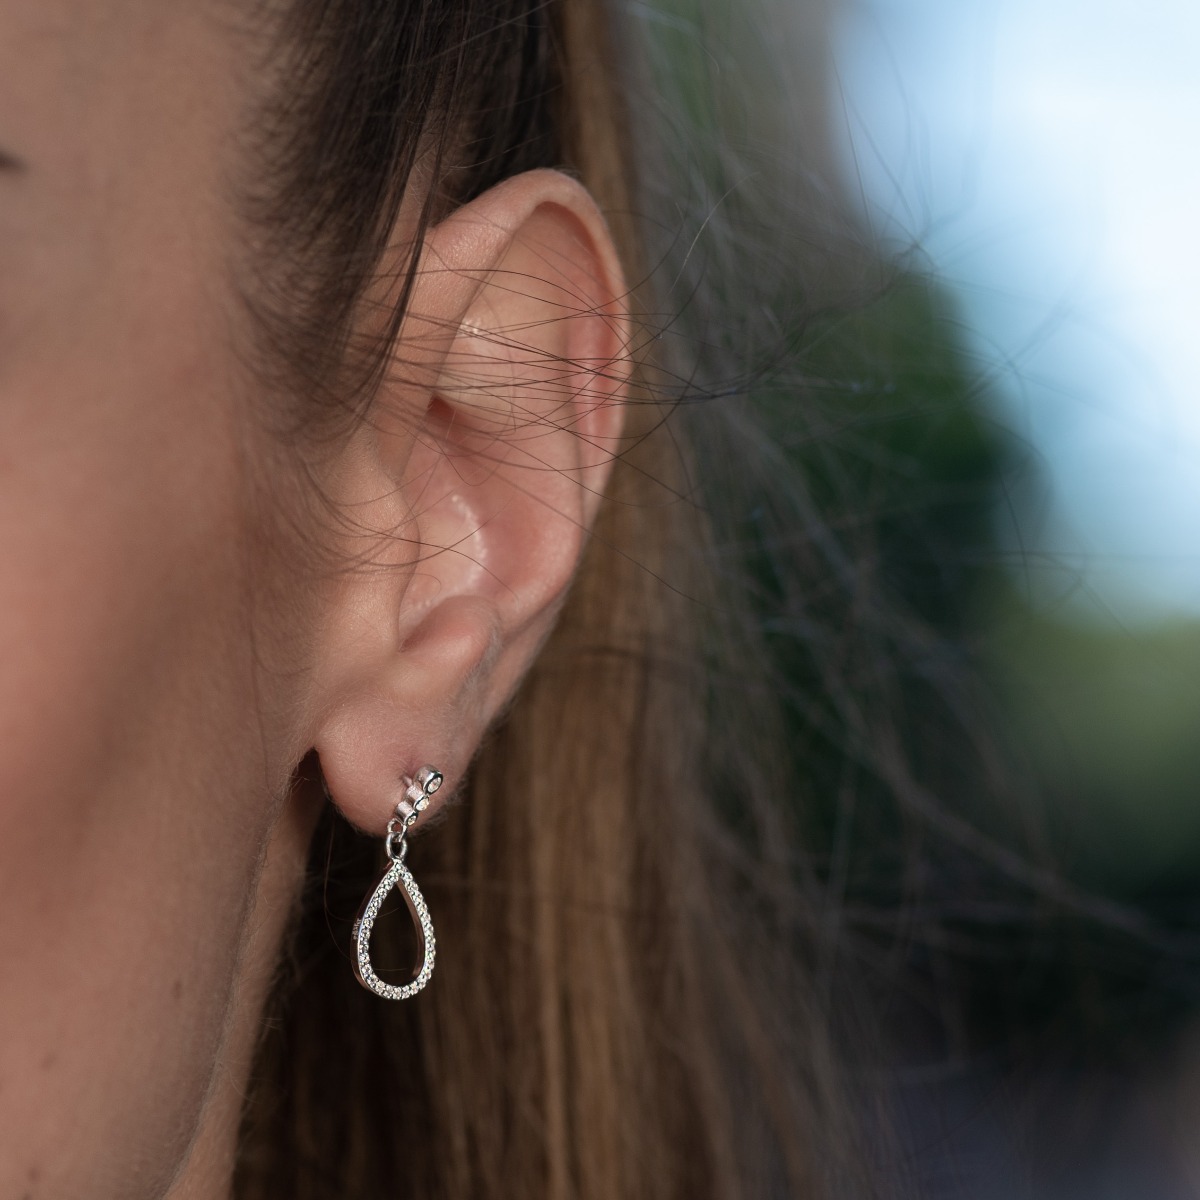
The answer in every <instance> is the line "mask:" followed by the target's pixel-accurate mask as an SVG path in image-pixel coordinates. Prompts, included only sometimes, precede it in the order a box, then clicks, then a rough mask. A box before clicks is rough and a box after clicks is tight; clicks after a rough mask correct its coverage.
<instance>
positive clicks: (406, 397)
mask: <svg viewBox="0 0 1200 1200" xmlns="http://www.w3.org/2000/svg"><path fill="white" fill-rule="evenodd" d="M227 15H228V14H227V13H226V12H225V11H224V10H219V9H218V8H217V6H215V5H209V4H206V3H199V2H198V3H194V4H191V3H189V4H174V3H168V2H167V0H105V3H103V4H97V3H96V2H95V0H0V152H2V154H3V157H0V546H2V547H3V556H4V565H3V570H2V571H0V663H3V671H2V673H0V914H3V915H2V917H0V963H2V964H3V967H2V969H0V1195H3V1196H6V1197H8V1196H12V1197H24V1196H28V1197H56V1198H58V1197H76V1196H78V1197H85V1196H86V1197H89V1198H91V1200H94V1198H100V1197H107V1196H113V1197H117V1196H119V1197H122V1198H126V1200H128V1198H131V1197H142V1196H147V1197H148V1196H159V1195H164V1194H167V1193H170V1194H172V1195H174V1196H189V1197H218V1196H225V1195H228V1191H229V1171H230V1165H231V1162H232V1155H233V1150H234V1144H233V1139H234V1134H235V1130H236V1124H237V1116H238V1111H239V1103H240V1096H241V1094H242V1092H243V1090H244V1087H245V1081H246V1074H247V1071H248V1069H249V1064H250V1058H251V1055H252V1052H253V1048H254V1044H255V1039H256V1036H257V1032H258V1023H259V1019H260V1012H261V1008H262V1004H263V1000H264V997H265V993H266V989H267V986H268V983H269V980H270V978H271V972H272V967H273V964H274V961H275V958H276V955H277V952H278V947H279V943H280V939H281V937H282V934H283V932H284V929H285V926H286V922H287V919H288V915H289V910H290V906H291V904H292V901H293V898H294V896H295V893H296V889H297V885H298V882H299V879H300V876H301V873H302V870H303V865H304V861H305V855H306V849H307V842H308V837H309V834H310V832H311V828H312V825H313V822H314V820H315V818H316V815H317V810H318V806H319V804H320V803H322V800H321V797H320V793H319V790H318V789H316V788H314V787H312V786H309V785H307V784H304V783H302V782H299V781H298V779H297V775H296V771H297V767H298V764H300V763H301V761H302V760H304V759H305V756H306V755H308V754H309V753H310V752H311V751H316V752H317V753H319V755H320V760H321V762H322V764H323V767H324V771H325V776H326V778H327V779H328V781H329V786H330V789H331V791H332V794H333V796H334V797H335V799H336V801H337V803H338V804H339V805H340V806H341V807H342V809H343V811H345V812H346V813H347V815H348V816H350V818H351V819H352V820H354V821H356V822H357V823H358V824H359V825H361V826H362V827H363V828H364V829H367V830H369V831H371V832H375V833H381V832H382V830H383V827H384V825H385V823H386V821H387V818H388V816H389V815H390V812H391V809H392V806H393V805H394V803H395V801H396V799H398V797H399V794H400V784H399V782H398V781H399V779H400V777H401V775H402V774H403V773H405V772H406V771H411V770H413V769H415V767H417V766H419V765H420V764H421V763H423V762H426V761H429V762H433V763H436V764H437V765H438V766H439V767H441V768H442V769H443V770H444V771H445V773H446V775H447V779H448V786H447V787H446V788H444V789H443V792H444V793H446V794H447V795H448V794H449V793H451V792H452V791H453V786H454V784H455V783H456V782H457V781H458V780H459V779H460V778H461V775H462V772H463V771H464V769H465V767H466V764H467V762H468V761H469V758H470V756H471V753H472V751H473V749H474V747H475V745H476V744H477V741H478V739H479V737H480V736H481V735H482V733H483V731H484V730H485V728H486V726H487V724H488V722H489V721H490V720H491V719H492V718H493V717H494V715H495V714H496V712H497V711H498V710H499V709H500V707H501V706H502V705H503V704H504V702H505V700H506V698H507V697H508V695H509V694H510V693H511V692H512V690H513V689H514V688H515V686H516V685H517V683H518V682H519V680H520V678H521V675H522V674H523V672H524V671H525V670H526V669H527V667H528V665H529V663H530V661H531V660H532V658H533V657H534V655H535V654H536V652H537V649H538V647H539V646H540V644H541V642H542V641H543V640H544V638H545V636H546V635H547V633H548V632H549V629H550V627H551V624H552V622H553V619H554V615H555V612H556V611H557V608H558V606H559V605H560V603H561V600H562V596H563V593H564V591H565V589H566V587H567V585H568V583H569V580H570V577H571V574H572V572H573V570H574V569H575V566H576V564H577V561H578V558H579V554H580V553H581V550H582V546H583V540H584V536H585V532H586V529H587V527H588V525H589V524H590V521H591V519H592V517H593V515H594V512H595V507H596V504H597V498H598V495H599V492H600V490H601V488H602V487H603V484H604V478H605V474H606V471H607V463H608V461H609V459H610V456H611V452H612V450H613V448H614V447H615V445H616V438H617V437H618V435H619V424H620V418H619V405H618V404H616V403H614V401H615V400H616V399H619V396H620V394H621V390H622V386H623V384H622V377H621V373H620V371H619V370H614V369H613V361H614V359H616V358H618V357H619V354H620V347H621V345H622V344H623V341H624V337H623V329H622V327H621V319H620V315H619V312H618V305H617V302H616V297H618V296H620V295H621V294H622V293H623V290H624V289H623V287H622V286H621V281H620V272H619V269H618V268H617V267H616V264H615V260H614V258H613V254H612V248H611V245H610V243H609V242H608V238H607V233H606V232H605V230H604V228H603V222H602V221H601V220H600V218H599V216H598V215H597V214H596V212H595V210H594V208H593V207H592V206H591V204H590V201H589V200H588V199H587V197H586V195H585V194H584V193H583V192H582V190H581V189H580V188H578V186H577V185H575V184H573V183H571V182H570V181H568V180H566V179H563V178H561V177H559V176H556V175H553V174H552V173H549V172H539V173H534V174H533V175H531V176H528V177H522V178H520V179H518V180H515V181H512V182H510V183H509V184H505V185H501V187H500V188H499V189H496V190H495V192H494V193H489V194H488V195H487V196H485V197H483V198H481V200H480V201H476V202H474V203H473V204H472V205H471V206H468V208H467V209H465V210H462V212H461V213H460V214H457V215H456V216H455V217H453V218H450V219H449V220H448V221H447V222H445V223H444V225H443V226H441V227H439V229H438V230H435V231H434V234H433V235H432V237H431V239H430V243H429V247H430V248H429V252H428V260H427V261H428V268H427V270H426V272H425V273H424V275H423V277H422V283H421V285H420V286H419V287H418V292H417V296H416V298H415V299H414V304H413V310H414V317H413V319H412V320H411V321H410V322H409V324H408V325H407V326H406V328H405V331H404V334H403V337H404V339H405V343H404V349H405V353H404V355H403V356H402V361H403V363H404V366H403V367H402V368H401V367H399V366H398V367H397V369H396V370H394V371H393V372H391V373H390V374H389V377H388V379H387V381H386V383H385V386H384V389H383V393H382V395H381V397H380V399H379V401H378V402H377V403H378V417H377V419H376V420H374V421H372V422H370V423H368V424H367V425H365V426H364V427H362V428H361V429H359V430H357V431H355V432H354V433H353V434H352V435H349V436H348V437H347V439H346V441H345V443H344V444H342V445H339V446H338V447H337V448H336V451H334V452H330V451H329V450H328V448H327V447H326V448H325V450H324V451H323V453H322V457H321V458H320V461H319V464H318V468H319V474H320V476H321V479H322V482H323V484H324V488H325V490H326V492H327V493H328V494H329V495H330V496H331V497H332V498H333V499H334V500H335V501H336V502H337V503H338V504H340V505H342V506H344V507H346V508H348V509H351V510H352V511H353V512H354V513H355V516H356V521H355V526H356V532H346V533H344V534H340V535H338V536H340V537H342V538H343V543H344V544H334V545H332V546H330V545H328V544H327V543H328V542H329V534H328V529H327V523H326V525H325V526H323V527H322V528H318V527H317V526H316V524H315V522H316V520H317V517H316V516H315V515H314V514H315V513H316V512H317V511H318V509H317V508H316V507H313V506H304V505H300V504H292V502H291V501H290V500H288V497H291V496H294V495H295V493H296V489H297V487H298V483H297V481H298V480H299V478H300V477H301V476H300V471H299V466H300V462H301V459H302V458H303V447H288V448H281V446H280V445H279V443H278V441H277V440H275V435H273V434H271V433H270V432H268V427H269V426H271V422H270V421H269V420H267V419H264V418H267V417H269V416H270V415H271V410H270V405H271V404H273V403H276V400H275V399H274V398H270V397H265V396H263V395H262V394H260V390H259V389H260V385H259V384H258V383H257V382H256V380H255V379H254V378H252V377H251V376H250V375H249V373H248V372H247V371H246V369H245V367H244V366H243V365H242V364H243V360H242V359H241V358H240V357H239V356H238V355H237V354H235V352H234V349H233V346H234V344H235V340H236V339H235V334H236V333H237V332H238V321H239V320H240V313H239V310H238V306H237V302H236V297H235V292H234V289H233V286H232V284H231V282H230V279H229V275H230V272H229V266H228V263H229V256H230V252H231V247H233V246H236V245H237V237H238V234H239V232H240V226H239V221H240V214H239V213H238V212H237V211H236V209H235V206H234V204H233V203H232V201H231V200H230V196H229V194H228V189H227V181H228V180H229V179H230V178H233V177H236V175H237V174H238V172H240V171H244V170H246V169H247V164H244V163H241V162H239V161H238V160H237V158H236V155H237V152H238V151H237V147H238V145H239V143H238V139H237V136H236V134H237V131H238V130H239V128H240V122H241V121H243V120H244V119H245V114H246V112H247V111H250V108H249V105H250V103H251V100H252V97H251V96H250V95H248V93H247V91H246V87H247V85H246V84H245V82H244V79H243V75H242V73H241V72H240V71H239V68H240V66H241V65H243V64H248V63H249V61H250V58H249V49H248V47H246V46H245V45H242V44H240V43H239V41H238V38H239V37H240V36H244V34H239V33H238V32H237V31H236V29H235V27H234V25H233V23H231V22H229V21H228V20H227V19H225V18H226V17H227ZM247 74H248V72H247ZM403 234H404V230H403V229H401V230H398V231H397V239H396V240H397V244H402V243H403V240H404V239H403ZM481 269H483V270H488V271H496V272H498V273H499V275H500V276H508V275H509V272H516V273H517V276H516V277H520V278H522V279H525V280H530V279H533V278H534V277H535V276H537V275H539V274H540V275H541V276H542V277H544V282H542V283H537V282H536V281H535V282H533V283H529V284H528V286H525V287H523V288H522V289H519V290H518V291H516V292H514V289H513V288H511V287H507V288H494V287H492V285H491V283H490V282H488V281H487V280H490V279H491V278H492V277H491V276H488V277H487V278H486V280H485V276H484V275H482V274H480V270H481ZM567 296H570V297H571V298H572V299H571V303H572V304H574V305H578V304H579V301H580V298H581V297H582V298H583V300H584V301H585V302H587V304H588V305H589V306H590V307H591V308H592V311H591V312H590V313H589V315H586V316H582V317H578V318H575V319H572V320H570V321H564V320H562V319H561V318H562V316H563V305H564V304H565V303H566V300H565V297H567ZM539 321H541V322H543V324H542V325H539V324H538V322H539ZM508 325H512V326H520V327H521V328H522V329H523V330H524V331H525V332H523V334H522V344H521V346H520V347H514V346H512V345H509V344H507V343H505V342H504V341H503V339H497V337H496V336H495V335H494V331H495V330H496V329H498V328H503V327H505V326H508ZM489 331H493V332H489ZM562 357H566V358H569V359H571V360H573V361H574V362H576V363H581V364H583V365H582V366H581V367H580V368H579V369H578V370H577V371H576V376H577V378H576V379H575V380H574V381H568V382H572V387H571V389H570V390H569V391H568V392H566V393H563V391H562V387H561V385H562V382H563V375H562V372H561V371H558V372H550V371H547V375H546V378H547V379H551V378H553V379H555V380H556V381H557V383H558V385H559V390H558V394H557V398H556V399H553V400H551V399H550V398H548V393H547V389H546V388H545V387H542V388H539V387H537V386H534V387H533V388H531V389H530V388H526V392H527V393H528V394H527V395H526V392H523V391H522V388H523V387H525V385H527V384H528V383H529V380H530V379H531V378H533V380H534V383H535V384H536V376H537V372H538V371H539V370H542V369H546V368H543V367H541V366H539V364H541V363H544V362H545V361H549V360H551V359H558V358H562ZM398 361H399V360H398ZM592 366H594V367H595V374H593V372H592V370H591V367H592ZM530 397H532V398H530ZM518 417H519V419H515V418H518ZM417 428H421V429H423V431H424V432H423V436H422V437H420V438H418V437H416V436H415V435H414V430H415V429H417ZM518 428H519V429H522V430H523V431H524V433H523V436H515V435H514V430H516V429H518ZM531 428H533V433H532V434H531V432H530V431H531ZM309 466H310V467H311V466H312V463H310V464H309ZM546 466H549V467H552V468H553V469H552V470H545V469H544V468H545V467H546ZM533 467H536V468H537V470H531V469H530V468H533ZM264 496H270V497H273V498H274V500H273V502H272V503H264V500H263V497H264ZM289 505H290V508H289ZM285 509H287V515H288V517H289V522H288V524H287V528H288V529H289V530H291V531H292V532H291V533H289V534H288V536H290V537H294V536H295V533H294V530H295V526H296V521H297V520H301V521H304V520H310V521H312V522H314V525H313V528H312V529H311V530H310V531H309V533H310V534H311V539H312V541H313V543H314V544H315V543H316V542H317V541H318V540H323V548H324V549H325V550H332V551H333V552H334V553H335V554H337V555H345V556H346V557H348V558H353V557H355V556H361V554H362V553H363V552H366V553H368V554H369V555H370V556H371V557H372V559H373V560H374V561H375V562H376V563H380V562H382V563H384V564H385V565H387V566H388V567H389V568H390V569H389V570H387V571H361V572H355V571H350V572H330V571H328V570H323V569H320V568H318V567H317V566H316V565H315V564H316V563H317V561H318V560H320V561H322V562H325V561H328V558H327V556H325V557H321V556H317V555H314V556H312V559H311V561H306V560H305V557H304V556H303V555H297V554H290V553H289V554H268V553H264V552H263V547H264V546H270V545H275V544H279V543H280V541H281V539H282V538H283V537H284V534H283V533H282V532H281V529H282V527H283V525H282V522H281V514H282V513H283V512H284V510H285ZM304 514H308V515H307V516H305V515H304ZM303 532H304V531H303V528H302V529H301V533H302V534H303ZM397 534H399V535H400V536H397ZM304 540H305V539H304V537H303V536H301V538H300V541H301V542H303V541H304ZM445 546H453V547H454V551H453V552H451V553H442V554H430V553H428V550H429V548H430V547H445ZM422 548H423V549H422ZM281 597H286V603H284V602H283V601H282V600H281V599H280V598H281ZM431 986H436V977H435V980H434V984H433V985H431ZM416 1002H419V1001H416ZM381 1003H383V1002H382V1001H381Z"/></svg>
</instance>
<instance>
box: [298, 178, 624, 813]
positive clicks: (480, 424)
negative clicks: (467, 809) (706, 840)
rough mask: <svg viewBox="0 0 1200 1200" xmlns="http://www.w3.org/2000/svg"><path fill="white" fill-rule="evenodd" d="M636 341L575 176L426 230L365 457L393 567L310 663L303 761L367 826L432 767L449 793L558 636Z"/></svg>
mask: <svg viewBox="0 0 1200 1200" xmlns="http://www.w3.org/2000/svg"><path fill="white" fill-rule="evenodd" d="M626 325H627V322H626V317H625V313H624V283H623V278H622V275H621V272H620V269H619V267H618V265H617V259H616V254H615V251H614V249H613V247H612V243H611V240H610V239H609V236H608V232H607V229H606V227H605V224H604V222H603V219H602V218H601V217H600V215H599V213H598V212H597V210H596V209H595V207H594V205H593V203H592V201H591V199H590V198H589V197H588V196H587V194H586V192H585V191H584V190H583V189H582V188H581V187H580V186H579V185H578V184H577V183H575V182H574V181H572V180H570V179H568V178H567V177H565V176H562V175H560V174H558V173H556V172H550V171H537V172H531V173H529V174H527V175H522V176H518V177H516V178H514V179H512V180H509V181H507V182H506V183H504V184H501V185H499V186H498V187H497V188H494V189H493V190H492V191H491V192H489V193H486V194H485V195H484V196H481V197H480V198H479V199H477V200H475V201H473V202H472V203H471V204H468V205H466V206H464V208H462V209H460V210H459V211H457V212H456V213H455V214H453V215H452V216H451V217H449V218H447V220H446V221H444V222H442V224H440V225H439V226H437V227H436V228H435V229H433V230H432V231H431V232H430V234H429V237H428V241H427V244H426V246H425V248H424V251H423V254H422V259H421V267H420V270H419V273H418V278H417V284H416V287H415V289H414V291H413V295H412V301H411V306H410V312H409V316H408V318H407V319H406V322H405V326H404V330H403V333H402V336H401V339H400V341H399V343H398V344H397V346H396V347H395V348H394V355H393V362H394V367H393V369H392V370H390V371H389V372H388V377H387V380H386V382H385V384H384V388H383V392H382V394H381V395H380V396H379V398H378V400H377V403H376V406H375V410H374V413H373V417H372V420H371V421H370V422H368V423H367V424H366V425H365V426H364V428H363V430H362V431H361V433H360V437H361V438H362V439H365V440H366V441H367V442H368V443H369V445H368V446H366V447H365V448H364V447H362V446H360V447H359V449H358V451H357V458H356V462H358V463H359V464H361V463H363V462H366V463H368V464H372V466H371V468H370V469H372V470H374V472H375V473H376V475H377V478H376V479H375V480H374V488H375V490H376V491H377V492H378V496H379V497H380V500H379V505H378V507H379V508H380V510H381V512H384V513H386V514H388V515H386V516H385V517H383V519H382V520H380V521H376V522H375V524H377V525H379V526H380V528H378V529H377V530H376V531H375V532H376V534H377V536H378V537H379V538H380V540H381V544H385V545H387V546H390V547H391V551H390V555H389V553H387V552H385V553H383V554H377V555H375V556H374V560H375V561H380V560H387V561H388V563H389V564H390V565H389V566H388V567H387V568H386V569H372V570H368V571H352V572H349V573H347V575H346V577H345V578H344V580H343V581H342V583H341V586H340V587H339V589H338V594H337V596H336V599H335V602H334V611H333V612H331V619H330V621H329V624H328V629H329V633H328V637H327V644H326V646H325V647H323V653H322V656H321V657H322V661H323V663H324V667H323V669H322V672H321V678H320V680H319V691H320V693H321V698H322V699H323V701H324V703H323V705H322V707H321V709H320V710H319V716H318V719H317V721H316V728H315V730H314V746H315V748H316V749H317V751H318V753H319V754H320V757H321V762H322V768H323V770H324V772H325V775H326V779H327V780H328V783H329V786H330V790H331V792H332V794H333V795H334V797H335V799H336V801H337V803H338V804H339V806H340V807H341V808H342V809H343V811H345V812H346V813H347V815H348V816H349V817H350V818H351V819H352V820H354V821H355V822H356V823H358V824H359V825H360V826H362V827H363V828H366V829H369V830H371V831H373V832H379V831H380V830H381V829H382V828H383V826H384V824H385V823H386V821H387V818H388V816H389V815H390V812H391V807H392V805H393V804H394V803H395V800H396V798H397V797H398V794H399V789H400V783H399V780H400V777H401V776H402V775H403V774H404V773H405V772H406V771H411V770H412V769H414V768H415V767H416V766H418V765H420V763H422V762H425V761H431V762H436V763H438V765H439V767H441V768H442V769H443V771H444V772H445V774H446V776H447V779H448V781H449V783H450V784H451V785H454V784H456V783H457V782H458V780H459V779H460V778H461V775H462V773H463V772H464V771H465V769H466V765H467V763H468V762H469V760H470V758H471V756H472V755H473V753H474V751H475V748H476V746H477V744H478V742H479V740H480V738H481V737H482V735H483V733H484V731H485V730H486V728H487V726H488V724H489V723H490V722H491V721H492V720H493V719H494V718H495V716H496V714H497V712H498V711H499V710H500V709H501V708H502V706H503V704H504V703H505V701H506V699H507V698H508V697H509V695H510V694H511V693H512V692H513V690H514V689H515V688H516V686H517V685H518V683H519V681H520V679H521V677H522V676H523V675H524V673H525V671H526V669H527V668H528V666H529V664H530V662H531V661H532V658H533V656H534V655H535V654H536V652H537V650H538V648H539V647H540V645H541V644H542V642H543V641H544V639H545V637H546V635H547V634H548V633H549V631H550V628H551V626H552V623H553V620H554V617H555V614H556V613H557V611H558V608H559V606H560V604H561V601H562V599H563V597H564V595H565V592H566V589H567V587H568V585H569V583H570V580H571V577H572V576H573V574H574V572H575V570H576V567H577V565H578V562H579V560H580V557H581V555H582V552H583V548H584V546H585V543H586V538H587V533H588V530H589V529H590V526H591V524H592V521H593V520H594V517H595V514H596V510H597V507H598V505H599V502H600V497H601V494H602V491H603V488H604V486H605V482H606V479H607V476H608V471H609V469H610V467H611V464H612V461H613V459H614V457H615V455H616V454H617V452H618V447H619V438H620V430H621V420H622V413H621V403H622V400H623V399H624V396H625V392H626V387H627V375H628V363H627V361H626V348H627V342H628V338H627V333H626ZM360 489H361V482H360ZM359 494H361V490H360V493H359ZM385 498H386V499H385ZM368 507H369V506H368ZM364 614H365V617H364ZM451 790H452V786H451V787H450V788H447V789H445V792H449V791H451Z"/></svg>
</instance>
